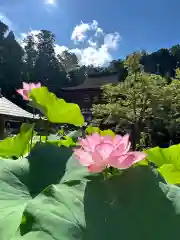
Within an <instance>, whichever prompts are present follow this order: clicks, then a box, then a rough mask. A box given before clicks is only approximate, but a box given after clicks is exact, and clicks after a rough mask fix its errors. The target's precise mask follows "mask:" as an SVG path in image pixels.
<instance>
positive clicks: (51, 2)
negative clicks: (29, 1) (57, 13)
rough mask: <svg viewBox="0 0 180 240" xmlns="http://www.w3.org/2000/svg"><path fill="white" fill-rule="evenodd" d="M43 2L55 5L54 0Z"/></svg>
mask: <svg viewBox="0 0 180 240" xmlns="http://www.w3.org/2000/svg"><path fill="white" fill-rule="evenodd" d="M44 3H45V4H47V5H56V0H44Z"/></svg>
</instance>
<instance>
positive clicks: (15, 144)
mask: <svg viewBox="0 0 180 240" xmlns="http://www.w3.org/2000/svg"><path fill="white" fill-rule="evenodd" d="M34 125H35V124H26V123H24V124H23V125H22V126H21V129H20V133H19V134H18V135H16V136H15V137H8V138H6V139H4V140H3V141H1V142H0V156H1V157H7V158H9V157H17V158H18V157H21V156H23V154H24V153H25V150H26V149H27V148H29V147H30V146H29V144H30V139H31V138H32V134H33V128H34Z"/></svg>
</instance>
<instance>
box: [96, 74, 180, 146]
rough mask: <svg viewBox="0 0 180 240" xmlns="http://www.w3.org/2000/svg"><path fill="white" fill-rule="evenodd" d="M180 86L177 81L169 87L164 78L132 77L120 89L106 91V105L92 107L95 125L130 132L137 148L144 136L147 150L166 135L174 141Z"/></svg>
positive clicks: (179, 108)
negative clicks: (161, 136) (109, 126)
mask: <svg viewBox="0 0 180 240" xmlns="http://www.w3.org/2000/svg"><path fill="white" fill-rule="evenodd" d="M179 84H180V83H179V81H178V80H173V81H172V82H171V83H170V84H168V82H167V81H166V79H165V78H162V77H161V76H158V75H149V74H147V73H145V72H135V73H130V74H129V75H128V76H127V78H126V80H125V81H124V82H122V83H119V84H118V85H117V86H112V85H105V86H104V87H103V93H104V103H103V104H97V105H93V115H94V122H95V123H96V124H99V125H101V124H105V125H107V124H113V125H114V126H115V131H121V132H131V133H132V136H134V137H135V139H134V147H135V146H137V144H138V145H140V141H141V138H142V136H144V137H143V138H144V139H143V141H144V143H143V145H145V146H146V147H147V146H149V147H151V146H156V145H157V144H158V142H157V141H158V139H159V136H160V135H162V134H163V132H165V134H166V135H169V136H170V139H175V138H177V137H178V134H179V133H180V131H179V127H180V124H179V123H180V116H179V114H178V112H179V111H180V86H179ZM159 141H160V140H159ZM143 147H144V146H143Z"/></svg>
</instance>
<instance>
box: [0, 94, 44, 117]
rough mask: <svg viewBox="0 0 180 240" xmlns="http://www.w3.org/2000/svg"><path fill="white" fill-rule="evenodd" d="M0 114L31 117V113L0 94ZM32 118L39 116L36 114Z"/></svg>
mask: <svg viewBox="0 0 180 240" xmlns="http://www.w3.org/2000/svg"><path fill="white" fill-rule="evenodd" d="M0 114H1V115H7V116H13V117H21V118H31V119H32V118H33V114H32V113H29V112H27V111H25V110H24V109H22V108H20V107H19V106H17V105H16V104H14V103H12V102H11V101H9V100H8V99H7V98H5V97H3V96H0ZM34 118H36V119H37V118H39V117H38V116H37V115H36V116H35V117H34Z"/></svg>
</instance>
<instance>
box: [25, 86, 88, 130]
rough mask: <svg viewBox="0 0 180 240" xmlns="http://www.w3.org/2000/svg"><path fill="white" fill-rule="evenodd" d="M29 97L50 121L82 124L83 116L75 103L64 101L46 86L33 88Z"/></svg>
mask: <svg viewBox="0 0 180 240" xmlns="http://www.w3.org/2000/svg"><path fill="white" fill-rule="evenodd" d="M30 98H31V99H32V100H33V104H34V105H35V106H36V107H37V108H38V109H39V110H40V111H41V112H42V113H43V114H44V115H45V116H46V117H47V119H48V120H49V121H50V122H52V123H69V124H73V125H75V126H82V125H83V124H84V117H83V115H82V114H81V111H80V108H79V106H78V105H77V104H74V103H66V101H64V100H63V99H60V98H57V97H56V96H55V95H54V94H53V93H50V92H49V91H48V89H47V88H46V87H42V88H36V89H33V90H32V91H31V93H30Z"/></svg>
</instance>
